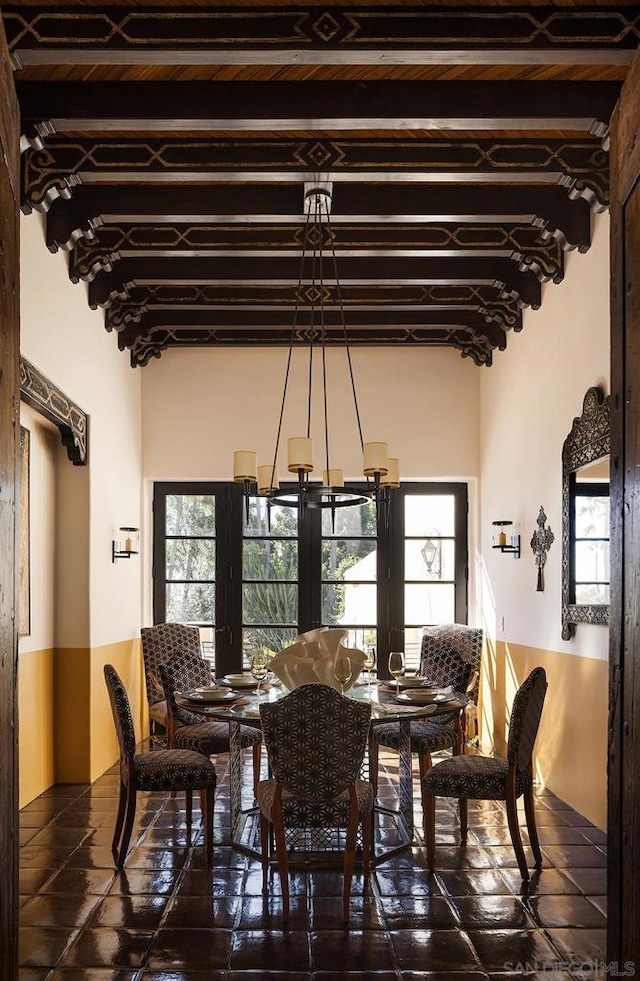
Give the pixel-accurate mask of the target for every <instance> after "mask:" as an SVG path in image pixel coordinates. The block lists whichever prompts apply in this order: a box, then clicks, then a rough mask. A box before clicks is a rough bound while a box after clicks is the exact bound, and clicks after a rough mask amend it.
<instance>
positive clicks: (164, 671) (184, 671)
mask: <svg viewBox="0 0 640 981" xmlns="http://www.w3.org/2000/svg"><path fill="white" fill-rule="evenodd" d="M158 670H159V673H160V680H161V682H162V688H163V693H164V696H165V701H166V704H167V740H168V744H169V748H170V749H174V748H176V749H192V750H194V751H195V752H197V753H204V755H205V756H216V755H217V754H218V753H228V752H229V723H228V722H215V721H213V720H212V719H203V718H202V715H198V714H196V713H195V712H189V710H188V709H185V708H182V707H181V706H180V705H178V704H177V702H176V698H175V693H176V692H177V691H189V690H191V689H193V688H199V687H201V686H204V685H206V684H208V683H209V682H210V681H211V674H210V671H209V662H208V661H205V660H204V658H201V657H194V656H191V655H190V656H188V657H187V655H186V654H183V655H182V656H181V657H180V659H179V662H178V663H177V664H172V663H169V662H166V663H165V664H160V666H159V669H158ZM240 743H241V746H242V748H243V749H246V748H247V747H249V746H250V747H251V749H252V751H253V788H254V794H255V793H256V792H257V788H258V780H259V779H260V749H261V745H262V736H261V734H260V730H259V729H254V728H252V727H251V726H241V727H240Z"/></svg>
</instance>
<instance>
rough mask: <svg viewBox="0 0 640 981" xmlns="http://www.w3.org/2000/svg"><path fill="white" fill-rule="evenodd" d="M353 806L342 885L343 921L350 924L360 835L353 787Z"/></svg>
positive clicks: (351, 807)
mask: <svg viewBox="0 0 640 981" xmlns="http://www.w3.org/2000/svg"><path fill="white" fill-rule="evenodd" d="M349 790H350V797H351V806H350V808H349V823H348V825H347V841H346V847H345V850H344V866H343V873H342V876H343V883H342V920H343V922H344V923H348V922H349V912H350V910H349V901H350V899H351V879H352V878H353V868H354V865H355V861H356V836H357V833H358V801H357V798H356V792H355V789H354V788H353V787H350V788H349Z"/></svg>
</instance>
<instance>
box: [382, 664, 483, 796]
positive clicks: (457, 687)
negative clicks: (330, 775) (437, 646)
mask: <svg viewBox="0 0 640 981" xmlns="http://www.w3.org/2000/svg"><path fill="white" fill-rule="evenodd" d="M472 670H473V669H472V666H471V664H469V663H468V662H467V661H464V660H463V659H462V658H461V657H459V655H458V654H457V653H456V651H455V650H453V649H450V650H449V651H448V653H447V661H446V666H445V663H444V661H443V662H442V670H441V672H440V673H439V674H437V675H429V677H430V678H431V679H432V680H433V681H434V682H435V683H436V684H441V685H442V684H447V685H451V686H452V688H453V690H454V691H458V692H459V691H461V692H465V691H466V690H467V686H468V685H469V681H470V679H471V673H472ZM463 711H464V710H463ZM410 729H411V752H412V753H413V754H415V755H416V756H417V757H418V765H419V768H420V786H421V787H422V780H423V778H424V776H425V774H426V773H427V771H428V770H429V769H430V768H431V766H432V762H433V761H432V759H431V754H432V753H437V752H439V751H440V750H443V749H451V750H453V754H454V756H457V755H458V754H460V753H462V752H463V749H464V741H463V739H464V737H463V727H462V725H461V712H460V710H458V711H457V712H455V713H452V712H447V713H446V714H445V715H444V716H439V717H438V718H437V719H435V718H434V719H427V720H425V721H420V722H417V721H416V722H412V723H411V727H410ZM381 746H384V748H385V749H393V750H397V751H399V750H400V726H399V724H398V723H397V722H388V723H383V724H382V725H376V726H374V728H373V729H372V732H371V740H370V745H369V759H370V771H371V774H372V780H373V784H374V787H375V790H376V792H377V789H378V763H379V754H380V747H381ZM423 813H424V802H423Z"/></svg>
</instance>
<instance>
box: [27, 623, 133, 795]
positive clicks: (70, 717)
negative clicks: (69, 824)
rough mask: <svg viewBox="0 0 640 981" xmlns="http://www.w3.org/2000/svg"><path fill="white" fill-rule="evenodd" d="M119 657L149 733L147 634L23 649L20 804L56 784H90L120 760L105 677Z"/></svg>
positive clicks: (117, 664) (120, 669)
mask: <svg viewBox="0 0 640 981" xmlns="http://www.w3.org/2000/svg"><path fill="white" fill-rule="evenodd" d="M107 663H109V664H113V665H114V667H115V668H116V670H117V671H118V673H119V674H120V676H121V678H122V680H123V681H124V684H125V686H126V688H127V691H128V693H129V698H130V701H131V710H132V714H133V720H134V725H135V729H136V738H137V739H138V740H140V739H142V738H143V736H145V735H146V734H147V732H148V719H147V704H146V697H145V692H144V678H143V665H142V654H141V647H140V640H139V638H134V639H132V640H127V641H121V642H119V643H116V644H107V645H105V646H104V647H99V648H95V649H94V650H89V649H87V648H58V649H56V650H45V651H29V652H27V653H24V654H21V655H20V664H19V684H18V710H19V717H18V718H19V767H20V798H19V806H20V807H24V806H25V805H26V804H28V803H29V801H31V800H33V799H34V798H35V797H37V796H38V795H39V794H41V793H43V792H44V791H45V790H47V788H48V787H50V786H52V784H54V783H90V782H92V781H93V780H95V779H97V777H99V776H100V775H101V774H102V773H104V771H105V770H107V769H108V768H109V767H110V766H112V765H113V764H114V763H115V762H116V761H117V759H118V743H117V739H116V734H115V728H114V725H113V718H112V715H111V707H110V705H109V698H108V695H107V689H106V686H105V683H104V674H103V667H104V665H105V664H107Z"/></svg>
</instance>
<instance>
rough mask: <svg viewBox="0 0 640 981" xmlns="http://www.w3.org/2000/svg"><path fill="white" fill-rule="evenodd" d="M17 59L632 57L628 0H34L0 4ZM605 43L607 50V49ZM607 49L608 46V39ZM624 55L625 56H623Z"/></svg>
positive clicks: (634, 16)
mask: <svg viewBox="0 0 640 981" xmlns="http://www.w3.org/2000/svg"><path fill="white" fill-rule="evenodd" d="M3 16H4V22H5V30H6V33H7V38H8V41H9V47H10V51H11V53H12V57H13V61H14V64H15V65H16V66H18V67H19V66H21V65H34V64H51V63H55V62H58V63H60V64H64V65H71V64H149V63H154V64H165V65H166V64H175V65H185V64H192V65H193V64H195V65H209V64H219V63H223V64H234V63H239V64H251V63H258V64H297V63H300V62H303V63H306V64H341V63H343V62H345V61H347V62H348V63H349V64H377V63H378V62H380V61H383V62H385V63H390V64H407V63H411V64H429V63H434V62H435V63H438V64H442V63H444V64H456V65H457V64H468V63H471V64H478V63H481V64H502V63H504V59H505V58H509V59H510V63H511V62H515V63H519V64H532V63H533V64H537V63H543V64H548V63H550V62H551V63H553V64H558V63H561V64H562V63H567V62H569V63H572V64H573V63H592V62H593V61H596V63H600V61H599V58H601V56H602V54H606V55H607V61H606V63H607V64H610V63H617V62H619V61H620V59H622V60H623V61H625V59H628V57H629V51H630V50H632V49H633V48H635V46H636V44H637V40H638V26H637V25H638V13H637V8H636V7H635V6H630V7H628V8H626V5H624V4H623V5H620V4H618V5H615V6H614V5H610V6H606V5H602V4H594V3H585V4H583V5H581V6H580V7H579V8H573V7H564V8H562V9H558V8H557V7H554V6H552V5H549V6H547V7H542V6H540V7H536V6H532V5H527V6H526V7H523V6H519V7H518V6H513V7H508V6H504V7H501V9H500V16H496V15H495V13H494V12H493V11H491V10H488V9H487V8H486V7H483V6H481V5H472V4H471V5H469V6H467V7H464V8H458V9H453V8H452V7H449V8H444V9H431V8H429V7H424V6H415V7H407V6H406V5H404V4H395V5H388V6H387V5H385V7H370V8H363V7H360V6H356V5H350V4H340V5H336V6H332V7H328V8H325V9H322V8H310V9H306V10H305V9H304V8H301V7H299V6H298V7H294V6H291V7H278V6H275V5H273V4H271V5H267V4H265V5H264V6H262V7H260V6H255V7H253V8H244V9H241V10H237V9H235V10H234V9H230V8H222V7H218V8H215V7H213V9H211V8H208V7H203V6H198V7H195V6H194V7H192V8H189V7H186V6H185V7H182V8H177V9H173V10H171V11H169V10H166V9H165V10H163V9H162V8H156V9H153V10H145V9H141V8H133V9H132V8H131V6H130V5H125V4H122V5H120V6H117V5H113V6H109V7H102V8H100V7H98V6H93V5H91V6H89V5H87V6H85V7H84V8H79V7H77V6H75V7H69V8H64V7H56V8H52V9H49V10H43V9H42V8H41V7H39V6H36V5H33V6H29V5H20V6H18V5H13V6H6V7H4V9H3ZM603 49H604V50H603ZM607 49H610V50H607ZM625 63H626V61H625Z"/></svg>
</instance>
